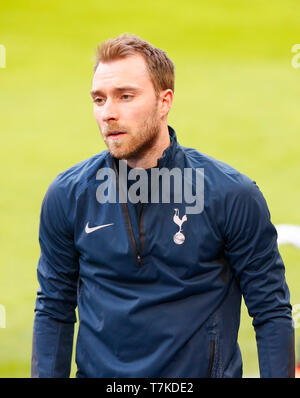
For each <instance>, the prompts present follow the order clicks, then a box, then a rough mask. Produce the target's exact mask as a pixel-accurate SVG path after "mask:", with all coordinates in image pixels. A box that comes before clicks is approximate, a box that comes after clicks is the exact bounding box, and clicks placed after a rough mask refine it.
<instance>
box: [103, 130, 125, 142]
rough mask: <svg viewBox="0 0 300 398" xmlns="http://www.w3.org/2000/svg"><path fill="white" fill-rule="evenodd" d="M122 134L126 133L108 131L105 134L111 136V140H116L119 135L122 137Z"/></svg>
mask: <svg viewBox="0 0 300 398" xmlns="http://www.w3.org/2000/svg"><path fill="white" fill-rule="evenodd" d="M124 134H126V133H125V132H124V131H110V132H109V133H108V135H107V137H109V138H112V139H113V140H116V139H118V138H120V137H122V136H123V135H124Z"/></svg>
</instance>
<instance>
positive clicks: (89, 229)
mask: <svg viewBox="0 0 300 398" xmlns="http://www.w3.org/2000/svg"><path fill="white" fill-rule="evenodd" d="M109 225H113V223H112V224H104V225H98V226H97V227H92V228H90V227H89V223H87V224H86V226H85V232H86V233H87V234H90V233H91V232H94V231H97V229H100V228H104V227H108V226H109Z"/></svg>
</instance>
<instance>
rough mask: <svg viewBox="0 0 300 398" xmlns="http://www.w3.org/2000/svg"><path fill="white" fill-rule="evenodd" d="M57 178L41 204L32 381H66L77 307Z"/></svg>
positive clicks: (74, 259)
mask: <svg viewBox="0 0 300 398" xmlns="http://www.w3.org/2000/svg"><path fill="white" fill-rule="evenodd" d="M62 186H63V184H62V183H60V182H59V177H58V178H56V180H54V181H53V183H52V184H51V185H50V187H49V189H48V191H47V193H46V196H45V198H44V201H43V205H42V211H41V217H40V231H39V241H40V247H41V256H40V259H39V262H38V270H37V274H38V281H39V285H40V286H39V288H38V292H37V299H36V307H35V319H34V327H33V345H32V362H31V376H32V377H69V375H70V367H71V357H72V346H73V334H74V323H75V322H76V315H75V308H76V304H77V298H76V297H77V280H78V255H77V252H76V250H75V248H74V242H73V233H72V227H71V225H70V224H69V222H68V220H67V217H66V209H64V203H67V200H68V199H67V197H66V195H64V193H63V190H62V188H61V187H62Z"/></svg>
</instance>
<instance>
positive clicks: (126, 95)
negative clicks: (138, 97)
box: [122, 94, 132, 100]
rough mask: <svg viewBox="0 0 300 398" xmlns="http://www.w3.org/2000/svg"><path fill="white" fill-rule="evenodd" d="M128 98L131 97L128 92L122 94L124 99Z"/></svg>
mask: <svg viewBox="0 0 300 398" xmlns="http://www.w3.org/2000/svg"><path fill="white" fill-rule="evenodd" d="M130 98H132V95H129V94H123V95H122V99H124V100H128V99H130Z"/></svg>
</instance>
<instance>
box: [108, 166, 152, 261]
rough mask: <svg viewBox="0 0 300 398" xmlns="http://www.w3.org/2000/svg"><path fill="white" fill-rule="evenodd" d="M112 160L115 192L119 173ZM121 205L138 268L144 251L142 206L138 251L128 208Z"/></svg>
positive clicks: (125, 204) (124, 204) (125, 205)
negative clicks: (114, 173)
mask: <svg viewBox="0 0 300 398" xmlns="http://www.w3.org/2000/svg"><path fill="white" fill-rule="evenodd" d="M111 160H112V164H113V168H114V170H115V172H116V174H117V181H116V185H117V190H118V191H119V172H118V169H117V166H116V164H115V162H114V160H113V159H111ZM121 205H122V210H123V214H124V217H125V223H126V227H127V233H128V236H129V240H130V244H131V247H132V250H133V253H134V257H135V260H136V263H137V266H138V267H140V266H141V265H142V262H143V257H142V253H143V251H144V217H143V213H144V204H143V203H142V209H141V213H140V217H139V219H138V226H139V238H140V239H139V243H140V245H139V247H140V250H139V249H138V245H137V243H136V240H135V237H134V233H133V228H132V223H131V219H130V215H129V210H128V206H127V203H121Z"/></svg>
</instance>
